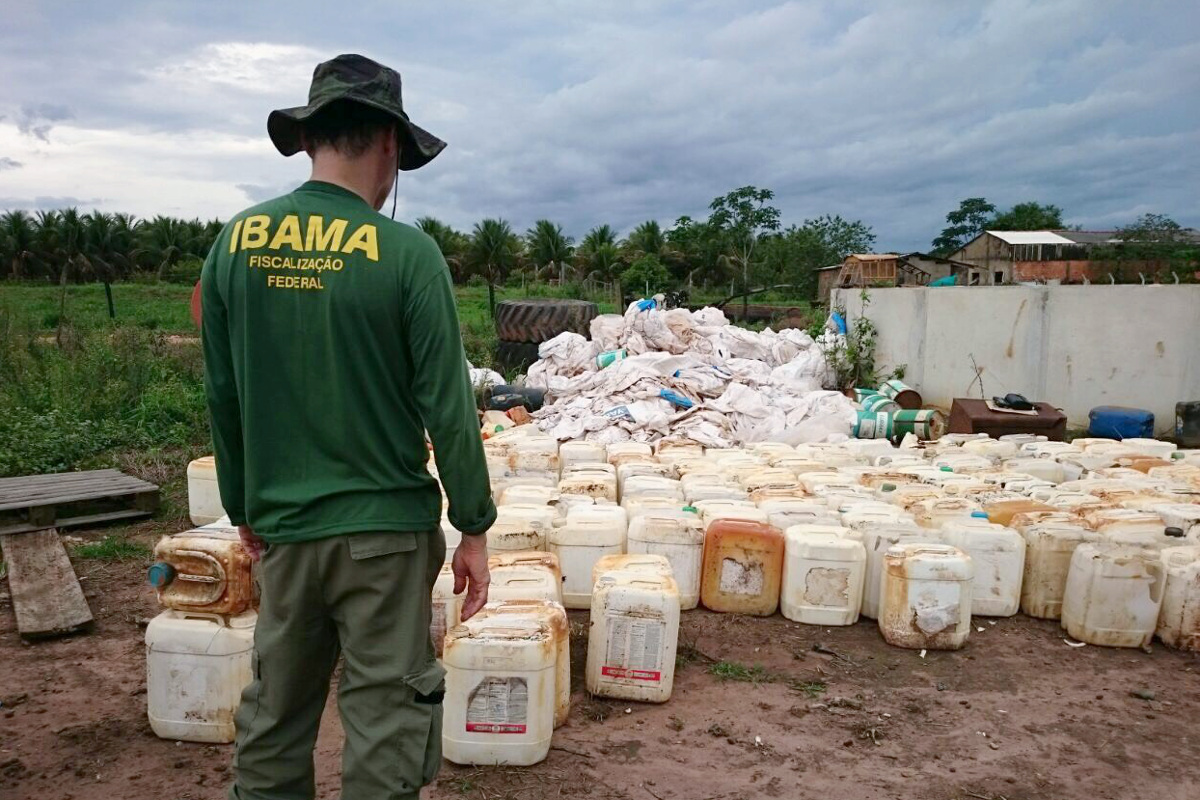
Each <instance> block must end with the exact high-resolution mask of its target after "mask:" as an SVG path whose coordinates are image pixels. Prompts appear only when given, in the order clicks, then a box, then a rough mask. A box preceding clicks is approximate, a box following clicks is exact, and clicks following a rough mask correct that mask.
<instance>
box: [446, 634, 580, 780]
mask: <svg viewBox="0 0 1200 800" xmlns="http://www.w3.org/2000/svg"><path fill="white" fill-rule="evenodd" d="M442 663H443V664H444V665H445V667H446V698H445V701H444V703H443V723H442V754H443V755H444V756H445V757H446V759H447V760H449V761H451V762H453V763H455V764H479V765H497V764H506V765H512V766H530V765H532V764H536V763H538V762H539V761H541V760H543V759H544V758H545V757H546V755H547V754H548V753H549V752H550V738H551V735H552V733H553V731H554V713H555V707H556V696H557V691H556V690H557V667H558V642H557V640H556V637H555V631H554V629H553V628H552V627H551V626H550V625H549V624H547V623H546V622H543V621H540V620H537V619H535V618H532V617H522V616H514V615H503V616H490V617H488V616H484V617H479V618H472V619H469V620H467V621H466V622H464V623H463V624H462V625H459V626H457V627H456V628H454V629H453V630H451V631H450V632H449V633H448V634H447V635H446V646H445V650H444V652H443V655H442Z"/></svg>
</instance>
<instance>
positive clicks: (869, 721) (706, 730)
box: [0, 561, 1200, 800]
mask: <svg viewBox="0 0 1200 800" xmlns="http://www.w3.org/2000/svg"><path fill="white" fill-rule="evenodd" d="M76 569H77V571H78V572H79V574H80V576H81V577H82V579H83V585H84V587H85V589H86V591H87V594H88V598H89V602H90V603H91V606H92V611H93V613H94V614H95V616H96V627H95V629H94V630H93V631H92V632H91V633H90V634H87V635H82V636H77V637H74V638H70V639H64V640H59V641H47V642H41V643H37V644H24V643H22V642H21V640H20V639H19V638H18V636H17V634H16V631H15V625H14V622H13V618H12V610H11V604H10V602H9V598H8V594H7V588H6V587H4V588H2V589H0V701H2V702H3V706H2V707H0V797H2V798H4V799H5V800H27V799H28V800H35V799H36V800H101V799H103V800H117V799H118V798H137V799H138V800H142V799H143V798H146V797H159V798H172V799H176V798H178V799H181V800H182V799H184V798H187V799H190V800H216V799H217V798H221V797H223V796H224V794H223V792H224V787H225V785H226V784H227V782H228V780H229V776H230V773H229V760H230V755H231V753H230V748H229V747H227V746H220V747H212V746H205V745H195V744H186V743H178V742H173V741H163V740H160V739H157V738H155V737H154V736H153V734H152V733H151V732H150V728H149V726H148V724H147V722H146V702H145V692H146V688H145V662H144V652H143V644H142V636H143V626H144V624H145V621H146V619H147V618H149V617H150V616H152V615H153V614H154V613H155V611H156V609H155V604H154V599H153V595H152V593H151V591H150V590H149V588H148V587H146V585H145V584H144V582H143V574H144V573H143V565H141V564H140V563H135V562H127V563H104V562H96V561H82V562H79V563H77V564H76ZM683 619H684V621H683V627H682V632H681V638H680V646H681V651H682V653H683V658H682V662H683V663H681V665H680V668H679V671H678V673H677V676H676V682H675V693H674V696H673V697H672V698H671V701H670V702H669V703H666V704H665V705H661V706H651V705H639V704H629V703H623V702H613V701H607V700H600V699H591V700H589V699H588V698H587V697H586V695H585V694H584V692H583V689H582V685H581V684H582V674H583V664H584V655H585V650H584V648H585V647H586V639H585V636H584V634H585V630H586V614H575V613H573V614H572V620H573V624H572V630H573V634H574V635H573V639H572V662H573V664H572V666H573V673H574V676H575V684H576V685H575V693H574V707H573V710H572V712H571V719H570V722H569V723H568V724H567V725H566V726H565V727H564V728H562V729H560V730H559V731H558V732H557V733H556V735H555V738H554V748H553V750H552V751H551V753H550V757H549V758H548V759H547V760H546V761H545V762H543V763H542V764H540V765H538V766H536V767H532V768H527V769H517V768H468V767H456V766H453V765H450V764H446V765H445V767H444V769H443V770H442V774H441V776H440V777H439V778H438V781H437V783H436V784H435V785H434V786H433V787H431V788H430V789H429V790H427V796H428V797H429V798H438V799H439V800H443V799H449V798H476V799H477V800H499V799H500V798H519V799H520V800H533V799H536V798H558V797H584V798H596V799H597V800H599V799H600V798H632V799H633V800H674V799H676V798H679V799H681V800H682V799H686V800H702V799H708V800H718V799H719V800H738V799H740V798H745V799H747V800H749V798H775V797H778V798H838V800H857V799H858V798H863V800H866V798H928V799H930V800H942V799H943V798H945V799H949V798H955V799H956V800H958V799H963V798H985V799H986V800H1000V798H1006V800H1018V798H1021V799H1025V800H1032V799H1033V798H1045V799H1046V800H1050V799H1051V798H1053V800H1071V799H1072V798H1080V799H1081V800H1082V799H1084V798H1086V800H1101V799H1102V798H1103V799H1110V798H1111V799H1112V800H1125V799H1126V798H1143V797H1154V798H1157V799H1158V800H1187V799H1190V800H1195V798H1197V797H1200V762H1198V761H1197V760H1196V752H1197V748H1198V747H1200V676H1198V673H1200V657H1197V656H1196V655H1194V654H1181V653H1176V652H1171V651H1168V650H1166V649H1164V648H1163V647H1161V646H1160V645H1157V644H1156V645H1155V647H1154V649H1153V652H1152V653H1149V654H1147V653H1143V652H1141V651H1137V650H1110V649H1102V648H1097V647H1081V648H1073V647H1068V646H1067V645H1066V644H1065V643H1064V641H1063V638H1062V635H1061V633H1060V631H1059V628H1058V625H1057V624H1056V623H1049V622H1041V621H1035V620H1031V619H1027V618H1025V617H1022V616H1018V617H1014V618H1011V619H1003V620H995V621H989V620H985V619H981V618H976V620H975V623H976V626H977V627H978V628H982V630H981V631H976V632H973V633H972V638H971V642H970V644H969V645H968V646H967V648H966V649H964V650H963V651H961V652H957V653H933V652H931V653H928V654H927V655H926V657H925V658H924V659H922V658H921V657H920V656H919V654H918V653H916V652H912V651H905V650H898V649H893V648H890V647H888V646H886V645H885V644H884V643H883V641H882V640H881V639H880V637H879V634H878V632H877V630H876V629H875V627H874V626H873V625H872V624H871V623H869V622H865V621H864V622H862V623H860V624H858V625H855V626H853V627H850V628H840V629H825V628H814V627H807V626H802V625H797V624H794V623H791V622H788V621H787V620H785V619H783V618H781V617H778V616H776V617H773V618H771V619H752V618H744V617H733V616H723V615H717V614H711V613H708V612H705V611H691V612H686V613H685V614H684V618H683ZM715 662H729V664H738V665H743V666H745V667H751V668H752V667H755V666H757V667H760V668H761V669H758V670H751V671H749V672H748V673H747V672H745V671H741V677H750V678H753V679H754V680H752V681H749V682H743V681H737V680H721V679H720V678H719V677H717V675H715V674H713V673H714V671H716V672H724V673H727V674H729V673H739V670H738V669H737V668H736V667H734V666H730V665H729V664H725V665H722V667H718V668H716V669H715V670H714V667H713V664H714V663H715ZM1135 692H1136V693H1138V694H1140V695H1141V696H1140V697H1139V696H1134V694H1132V693H1135ZM328 710H329V712H330V713H328V714H327V715H326V718H325V724H324V727H323V729H322V732H321V738H320V741H319V744H318V751H317V757H316V758H317V771H318V778H319V791H318V796H320V797H322V798H336V797H338V795H339V793H338V788H337V787H338V781H339V778H338V775H339V770H340V759H339V752H340V736H341V731H340V727H339V725H338V722H337V716H336V713H334V711H335V709H334V700H333V699H332V698H331V700H330V708H329V709H328ZM347 800H350V799H349V798H348V799H347Z"/></svg>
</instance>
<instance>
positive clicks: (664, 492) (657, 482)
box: [617, 464, 683, 504]
mask: <svg viewBox="0 0 1200 800" xmlns="http://www.w3.org/2000/svg"><path fill="white" fill-rule="evenodd" d="M625 466H626V467H628V466H632V465H629V464H627V465H625ZM653 466H659V465H653ZM622 469H625V467H622ZM617 495H618V497H619V498H620V499H621V502H622V503H626V502H628V501H630V500H640V499H645V498H650V497H654V498H661V499H663V500H671V501H673V502H677V503H680V504H682V503H683V486H682V485H681V484H680V483H679V481H677V480H674V479H672V478H666V477H663V476H662V475H629V476H628V477H626V478H624V479H620V478H618V480H617Z"/></svg>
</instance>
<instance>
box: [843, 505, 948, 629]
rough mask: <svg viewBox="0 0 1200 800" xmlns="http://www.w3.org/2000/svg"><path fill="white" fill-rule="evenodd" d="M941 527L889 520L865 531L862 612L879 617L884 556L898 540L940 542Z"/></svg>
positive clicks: (874, 617)
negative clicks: (937, 528) (926, 526)
mask: <svg viewBox="0 0 1200 800" xmlns="http://www.w3.org/2000/svg"><path fill="white" fill-rule="evenodd" d="M941 541H942V536H941V532H940V531H935V530H931V529H930V528H922V527H919V526H918V525H917V524H916V523H915V522H901V523H889V524H886V525H879V526H876V527H873V528H867V529H866V530H864V531H863V550H864V551H865V552H866V556H867V562H866V569H865V575H864V577H863V601H862V609H861V612H860V613H861V614H862V615H863V616H864V617H870V618H871V619H879V604H880V597H881V595H880V587H881V585H882V583H883V557H884V555H885V554H886V553H887V551H888V550H889V549H890V548H891V547H893V546H894V545H897V544H918V543H924V544H940V543H941Z"/></svg>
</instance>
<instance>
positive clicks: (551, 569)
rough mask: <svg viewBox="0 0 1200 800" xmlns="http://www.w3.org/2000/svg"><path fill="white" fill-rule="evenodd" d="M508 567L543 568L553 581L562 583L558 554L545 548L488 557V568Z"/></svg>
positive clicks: (558, 583)
mask: <svg viewBox="0 0 1200 800" xmlns="http://www.w3.org/2000/svg"><path fill="white" fill-rule="evenodd" d="M508 567H521V568H525V569H537V570H543V571H545V572H547V573H548V574H549V575H550V577H551V579H552V581H553V583H555V584H556V585H561V584H562V579H563V573H562V565H561V564H559V561H558V556H556V555H555V554H554V553H551V552H548V551H545V550H514V551H511V552H505V553H497V554H496V555H494V556H489V557H488V569H489V570H497V569H506V568H508Z"/></svg>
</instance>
